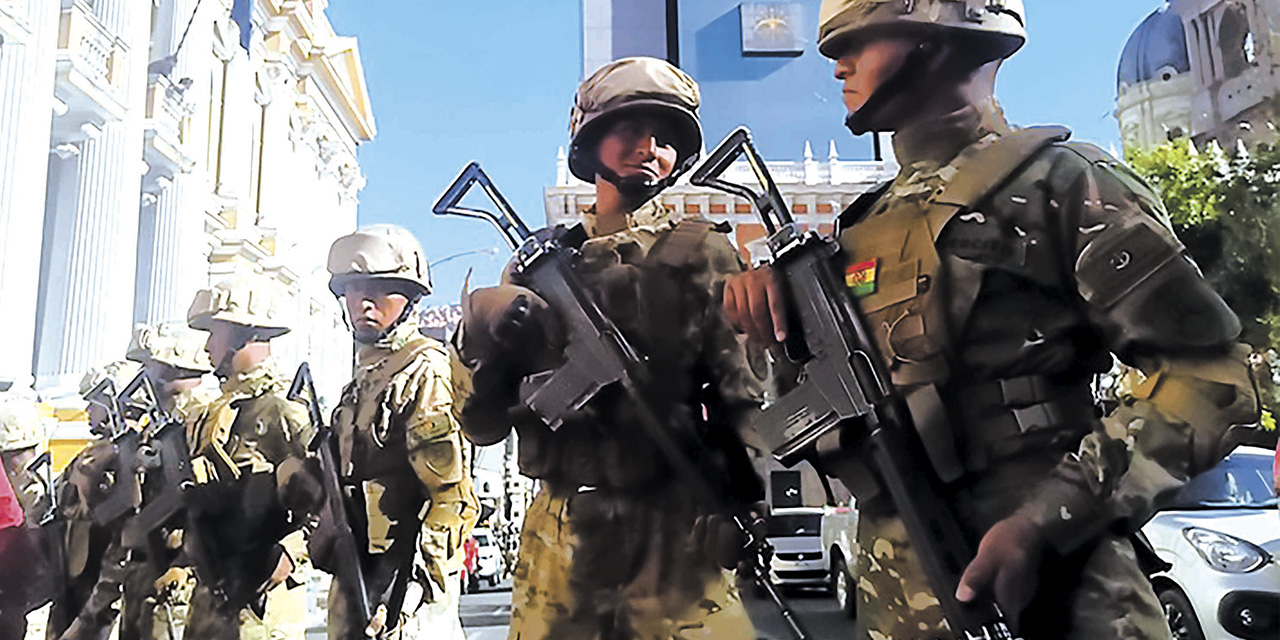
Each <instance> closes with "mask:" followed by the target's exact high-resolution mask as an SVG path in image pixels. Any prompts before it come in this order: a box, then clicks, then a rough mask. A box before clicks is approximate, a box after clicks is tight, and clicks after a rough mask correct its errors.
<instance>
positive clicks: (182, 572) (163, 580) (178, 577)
mask: <svg viewBox="0 0 1280 640" xmlns="http://www.w3.org/2000/svg"><path fill="white" fill-rule="evenodd" d="M191 579H192V575H191V569H188V568H187V567H169V570H168V571H165V572H164V574H163V575H161V576H160V577H159V578H156V582H155V587H156V592H157V593H166V592H168V591H170V590H174V591H176V590H178V589H181V588H183V587H184V586H185V585H186V584H187V581H189V580H191Z"/></svg>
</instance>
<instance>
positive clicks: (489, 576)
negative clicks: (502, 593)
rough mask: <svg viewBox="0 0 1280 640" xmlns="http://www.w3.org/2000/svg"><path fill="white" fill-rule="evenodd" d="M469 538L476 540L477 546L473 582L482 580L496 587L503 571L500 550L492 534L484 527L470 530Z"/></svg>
mask: <svg viewBox="0 0 1280 640" xmlns="http://www.w3.org/2000/svg"><path fill="white" fill-rule="evenodd" d="M471 537H473V538H475V539H476V546H477V550H476V569H475V582H477V583H478V582H479V581H481V580H483V581H485V582H486V583H488V585H489V586H490V587H496V586H498V583H499V582H500V581H502V569H503V562H502V550H501V549H499V548H498V541H497V540H496V539H495V538H494V536H493V532H492V531H490V530H489V529H488V528H485V527H476V528H475V529H472V530H471Z"/></svg>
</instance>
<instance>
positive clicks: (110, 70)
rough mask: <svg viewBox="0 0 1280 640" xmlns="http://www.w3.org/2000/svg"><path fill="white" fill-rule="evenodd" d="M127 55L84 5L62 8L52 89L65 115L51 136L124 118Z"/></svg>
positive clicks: (77, 0)
mask: <svg viewBox="0 0 1280 640" xmlns="http://www.w3.org/2000/svg"><path fill="white" fill-rule="evenodd" d="M41 1H47V0H41ZM127 56H128V51H127V49H125V47H124V45H123V44H122V43H121V42H120V40H119V39H118V38H116V37H115V36H113V35H112V34H111V33H110V32H109V31H108V30H107V29H106V28H105V27H104V26H102V23H101V22H99V21H98V18H97V17H96V16H94V15H93V9H92V6H91V5H90V4H86V2H85V1H84V0H76V2H73V3H72V4H71V5H70V6H68V7H66V8H64V9H63V10H62V15H61V17H60V20H59V23H58V62H57V66H58V84H57V87H56V93H57V95H58V98H59V99H60V100H62V101H63V102H64V103H66V105H67V107H68V114H66V116H65V117H63V118H60V119H59V120H62V121H64V123H59V124H55V128H56V129H57V130H55V134H56V133H58V132H59V131H58V130H61V129H65V130H66V131H68V132H74V131H76V130H79V128H80V125H81V124H83V123H85V122H89V123H93V124H95V125H102V124H105V123H107V122H113V121H117V120H120V119H122V118H123V117H124V114H125V111H126V109H125V107H124V104H123V103H122V101H121V98H122V96H123V94H124V88H125V78H124V70H125V63H126V58H127ZM60 124H64V126H59V125H60Z"/></svg>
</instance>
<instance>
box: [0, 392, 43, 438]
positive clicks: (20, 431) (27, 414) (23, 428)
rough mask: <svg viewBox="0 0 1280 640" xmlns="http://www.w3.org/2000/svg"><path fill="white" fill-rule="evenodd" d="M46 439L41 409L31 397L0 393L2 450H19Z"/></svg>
mask: <svg viewBox="0 0 1280 640" xmlns="http://www.w3.org/2000/svg"><path fill="white" fill-rule="evenodd" d="M43 441H44V425H43V424H42V423H41V421H40V411H39V410H38V409H36V403H35V402H33V401H32V400H31V399H30V398H26V397H23V396H20V395H17V394H11V393H0V451H17V450H19V449H28V448H31V447H34V446H37V445H39V444H40V443H41V442H43Z"/></svg>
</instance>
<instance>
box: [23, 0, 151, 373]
mask: <svg viewBox="0 0 1280 640" xmlns="http://www.w3.org/2000/svg"><path fill="white" fill-rule="evenodd" d="M95 13H96V15H97V16H98V17H99V19H100V20H101V21H102V24H103V26H104V27H105V28H106V29H107V30H108V31H109V32H110V33H112V34H114V35H115V36H116V37H117V38H118V39H119V41H120V42H122V43H124V45H125V46H126V47H128V52H127V57H126V60H125V63H124V64H123V65H122V66H121V67H120V70H121V72H122V73H124V74H125V77H124V81H123V85H122V89H123V98H124V104H125V106H126V108H127V111H126V113H125V115H124V118H123V119H122V120H120V121H116V122H109V123H106V124H105V125H103V127H102V132H101V134H100V135H98V136H96V137H95V138H91V139H88V140H85V141H83V142H81V143H80V145H79V149H80V153H79V157H78V158H75V160H74V165H72V164H70V163H71V162H72V161H71V160H67V161H65V162H64V163H62V166H60V167H58V184H57V190H58V192H57V193H56V194H55V193H53V190H52V189H51V190H50V194H51V196H55V197H52V198H51V199H50V200H51V202H50V204H51V207H50V209H49V211H48V214H47V215H48V218H47V219H48V220H49V221H51V224H52V227H51V228H50V229H48V230H47V232H46V233H45V239H46V244H45V251H46V252H47V253H48V254H49V255H48V258H47V259H45V260H43V261H42V263H43V264H42V266H43V271H44V273H43V274H42V275H43V277H42V282H41V290H40V299H41V305H42V306H41V309H40V314H41V326H40V327H39V333H38V337H37V339H38V341H37V345H36V350H37V351H36V387H37V389H39V390H40V391H42V392H43V393H44V394H45V395H46V397H52V398H57V397H60V396H70V395H73V394H75V392H76V391H77V385H78V383H79V380H80V378H81V376H83V375H84V372H85V371H87V370H88V369H90V368H92V367H95V366H99V365H101V364H104V363H106V362H109V361H111V360H115V359H119V358H121V357H123V356H124V351H125V349H126V347H127V346H128V344H129V336H130V333H131V331H132V323H133V313H132V309H131V308H130V304H129V301H130V300H132V299H133V292H134V285H135V283H134V277H135V273H136V268H135V267H136V259H135V255H134V252H135V249H136V247H137V234H138V205H139V199H140V194H141V178H142V167H143V163H142V121H143V114H142V111H143V101H144V92H145V89H146V66H147V57H148V43H149V35H150V34H149V29H150V4H149V3H140V2H134V1H132V0H99V1H98V2H97V3H96V4H95Z"/></svg>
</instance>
